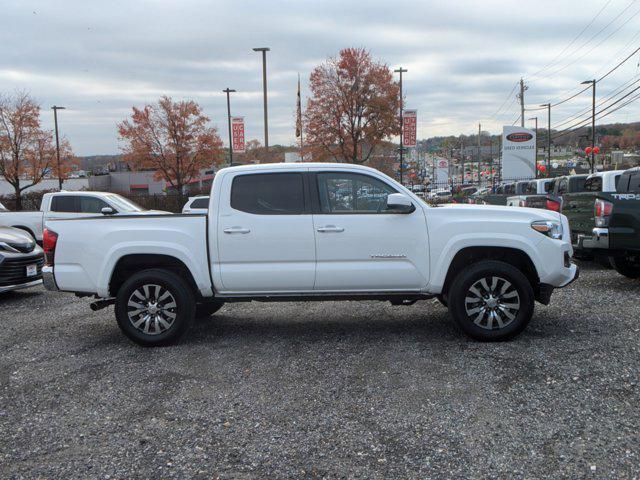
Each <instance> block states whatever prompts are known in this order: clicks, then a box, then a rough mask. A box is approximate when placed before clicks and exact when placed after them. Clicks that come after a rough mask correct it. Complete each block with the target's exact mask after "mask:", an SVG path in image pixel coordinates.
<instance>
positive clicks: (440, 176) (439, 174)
mask: <svg viewBox="0 0 640 480" xmlns="http://www.w3.org/2000/svg"><path fill="white" fill-rule="evenodd" d="M433 163H434V166H435V181H436V182H438V183H444V182H448V181H449V160H447V159H446V158H442V157H435V158H434V159H433Z"/></svg>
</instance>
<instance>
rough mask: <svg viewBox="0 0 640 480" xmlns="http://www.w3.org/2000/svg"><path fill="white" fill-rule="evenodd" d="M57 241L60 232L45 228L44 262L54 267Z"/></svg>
mask: <svg viewBox="0 0 640 480" xmlns="http://www.w3.org/2000/svg"><path fill="white" fill-rule="evenodd" d="M57 243H58V234H57V233H56V232H54V231H53V230H49V229H48V228H45V229H44V232H42V248H43V250H44V263H45V265H46V266H48V267H53V262H54V257H55V254H56V244H57Z"/></svg>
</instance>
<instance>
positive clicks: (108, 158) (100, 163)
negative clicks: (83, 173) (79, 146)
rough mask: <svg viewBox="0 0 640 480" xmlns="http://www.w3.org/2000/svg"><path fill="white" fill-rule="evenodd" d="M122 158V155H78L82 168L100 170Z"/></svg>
mask: <svg viewBox="0 0 640 480" xmlns="http://www.w3.org/2000/svg"><path fill="white" fill-rule="evenodd" d="M121 159H122V155H119V154H116V155H90V156H86V157H78V160H79V161H80V169H81V170H99V169H101V168H105V167H107V166H108V165H109V164H111V165H115V164H116V163H117V162H119V161H120V160H121Z"/></svg>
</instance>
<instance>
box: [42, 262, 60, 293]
mask: <svg viewBox="0 0 640 480" xmlns="http://www.w3.org/2000/svg"><path fill="white" fill-rule="evenodd" d="M42 283H43V284H44V288H46V289H47V290H50V291H52V292H57V291H58V290H59V288H58V285H56V279H55V278H54V276H53V267H47V266H45V267H42Z"/></svg>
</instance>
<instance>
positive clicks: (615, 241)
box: [602, 193, 640, 250]
mask: <svg viewBox="0 0 640 480" xmlns="http://www.w3.org/2000/svg"><path fill="white" fill-rule="evenodd" d="M602 198H603V199H604V200H608V201H610V202H612V203H613V210H612V211H611V219H610V220H609V247H610V248H612V249H616V250H640V194H638V193H612V194H609V195H606V196H604V195H603V196H602Z"/></svg>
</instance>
